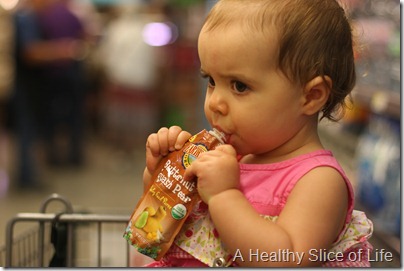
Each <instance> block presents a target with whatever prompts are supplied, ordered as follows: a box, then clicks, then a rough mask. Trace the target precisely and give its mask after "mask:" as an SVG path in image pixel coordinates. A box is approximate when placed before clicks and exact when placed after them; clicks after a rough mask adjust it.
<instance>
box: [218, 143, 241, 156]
mask: <svg viewBox="0 0 404 271" xmlns="http://www.w3.org/2000/svg"><path fill="white" fill-rule="evenodd" d="M215 150H217V151H221V152H224V153H227V154H229V155H231V156H234V157H236V156H237V152H236V149H235V148H234V147H233V146H232V145H229V144H225V145H220V146H217V147H216V148H215Z"/></svg>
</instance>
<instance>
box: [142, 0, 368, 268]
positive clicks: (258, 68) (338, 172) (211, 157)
mask: <svg viewBox="0 0 404 271" xmlns="http://www.w3.org/2000/svg"><path fill="white" fill-rule="evenodd" d="M198 52H199V57H200V62H201V73H202V76H203V77H204V78H206V79H207V81H208V87H207V91H206V100H205V105H204V110H205V115H206V117H207V119H208V121H209V123H210V124H211V126H212V127H214V128H217V129H218V130H220V131H222V132H223V133H225V134H226V142H227V144H225V145H222V146H220V147H218V148H217V149H216V150H214V151H210V152H207V153H203V154H202V155H201V156H199V158H198V159H197V160H196V161H195V162H193V164H192V165H191V166H190V167H188V168H187V170H186V173H185V178H186V179H187V180H191V179H194V178H196V179H197V185H198V193H199V195H200V197H201V199H202V201H201V202H200V203H199V204H197V205H196V207H195V208H194V210H193V212H192V213H191V215H190V216H189V218H188V219H187V221H186V222H185V224H184V226H183V228H182V230H181V232H180V233H179V234H178V236H177V237H176V239H175V242H174V245H173V246H172V247H171V248H170V250H169V251H168V253H167V254H166V255H165V256H164V258H163V259H162V260H160V261H158V262H153V263H152V264H150V265H149V266H154V267H157V266H182V267H197V266H229V265H234V266H247V267H248V266H251V267H252V266H254V267H270V266H321V265H322V266H369V261H368V256H369V254H370V251H371V249H372V247H371V245H370V244H369V242H368V241H367V240H368V238H369V237H370V236H371V234H372V223H371V222H370V221H369V220H368V219H367V218H366V216H365V215H364V213H362V212H358V211H354V210H353V209H354V194H353V189H352V186H351V184H350V182H349V180H348V178H347V176H346V175H345V173H344V171H343V170H342V168H341V166H340V165H339V164H338V162H337V161H336V160H335V158H334V157H333V155H332V153H331V152H330V151H329V150H325V149H324V148H323V146H322V144H321V142H320V139H319V136H318V132H317V124H318V121H319V119H320V120H321V119H323V118H328V119H331V120H336V119H337V116H336V115H335V113H338V109H340V108H342V107H343V105H344V99H345V98H346V96H348V95H349V93H350V92H351V90H352V88H353V86H354V84H355V66H354V54H353V42H352V34H351V26H350V24H349V22H348V20H347V18H346V15H345V13H344V10H343V9H342V8H341V7H340V6H339V4H338V3H337V2H336V1H335V0H249V1H240V0H221V1H219V2H218V3H217V4H216V5H215V6H214V7H213V9H212V10H211V12H210V13H209V15H208V17H207V19H206V22H205V24H204V26H203V28H202V30H201V32H200V36H199V40H198ZM190 136H191V134H190V133H188V132H186V131H183V130H182V129H181V128H179V127H177V126H174V127H170V128H161V129H160V130H159V131H158V132H157V133H155V134H151V135H150V136H149V138H148V140H147V146H146V169H145V172H144V183H145V186H146V187H147V184H148V183H149V182H150V178H151V175H152V173H153V172H154V170H155V168H156V165H157V163H158V162H159V161H160V159H161V158H162V157H163V156H165V155H167V154H168V152H170V151H173V150H176V149H179V148H180V147H181V146H182V145H183V144H184V143H185V142H186V141H187V140H188V138H189V137H190Z"/></svg>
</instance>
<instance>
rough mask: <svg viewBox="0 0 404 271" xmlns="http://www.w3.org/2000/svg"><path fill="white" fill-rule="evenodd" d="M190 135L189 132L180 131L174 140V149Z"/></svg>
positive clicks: (180, 145)
mask: <svg viewBox="0 0 404 271" xmlns="http://www.w3.org/2000/svg"><path fill="white" fill-rule="evenodd" d="M191 136H192V135H191V134H190V133H189V132H187V131H181V133H180V134H179V135H178V137H177V141H176V142H175V149H176V150H179V149H181V148H182V147H183V146H184V144H185V143H186V142H187V141H188V139H189V138H190V137H191Z"/></svg>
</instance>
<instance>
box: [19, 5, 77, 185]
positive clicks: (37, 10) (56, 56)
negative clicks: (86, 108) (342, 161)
mask: <svg viewBox="0 0 404 271" xmlns="http://www.w3.org/2000/svg"><path fill="white" fill-rule="evenodd" d="M66 4H67V1H65V0H30V1H25V2H23V3H21V5H20V7H19V8H18V9H17V10H16V12H15V13H14V27H15V63H16V69H15V85H14V93H13V94H14V95H13V97H12V98H13V100H12V106H13V111H12V112H13V115H14V117H15V119H14V121H15V129H16V132H17V135H18V142H17V143H18V146H19V151H18V157H17V158H18V160H19V161H18V163H17V165H18V168H17V174H18V176H17V178H18V185H19V187H21V188H34V187H38V186H39V187H41V184H40V183H39V181H38V172H36V171H37V166H36V161H35V157H36V156H35V155H36V154H35V152H34V149H35V143H36V139H37V136H38V135H43V136H44V139H45V141H46V150H47V155H48V161H49V162H50V163H52V164H57V163H59V161H60V160H58V159H59V157H58V155H59V154H60V153H59V150H60V149H59V146H57V145H56V135H57V134H56V131H57V129H58V128H59V127H60V126H59V125H60V124H62V123H64V124H65V125H66V128H67V129H66V130H65V131H66V133H68V135H69V141H70V144H69V148H68V149H69V160H70V162H72V163H74V164H80V163H81V162H82V158H83V157H82V123H81V121H82V119H83V108H82V107H83V99H84V98H83V92H84V85H83V74H82V71H81V63H80V58H81V57H82V56H83V43H82V38H83V29H82V26H81V23H80V21H79V20H78V19H77V17H75V16H74V15H73V14H72V13H71V12H70V11H69V10H68V8H67V6H66Z"/></svg>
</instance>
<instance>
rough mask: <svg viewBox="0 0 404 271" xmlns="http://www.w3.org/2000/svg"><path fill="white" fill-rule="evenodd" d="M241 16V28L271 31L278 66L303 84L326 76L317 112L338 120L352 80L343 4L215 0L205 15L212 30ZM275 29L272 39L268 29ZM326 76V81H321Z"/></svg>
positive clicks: (349, 38) (332, 1) (316, 0)
mask: <svg viewBox="0 0 404 271" xmlns="http://www.w3.org/2000/svg"><path fill="white" fill-rule="evenodd" d="M234 21H238V22H240V21H242V22H243V25H244V26H245V27H246V28H245V29H244V30H247V31H251V30H256V31H260V32H261V33H262V34H263V35H267V36H268V34H269V33H271V35H272V38H270V39H268V42H271V41H272V42H273V41H274V40H277V41H278V42H279V54H278V59H277V65H278V68H279V69H280V70H281V71H282V72H283V73H284V74H285V76H286V77H287V78H288V79H289V80H291V81H292V82H296V83H298V84H300V85H302V86H303V85H305V84H306V83H307V82H309V81H310V80H311V79H313V78H315V77H316V76H322V77H323V78H324V77H325V76H328V77H330V78H331V80H332V85H329V88H330V96H329V98H328V101H327V102H326V104H325V105H324V107H323V108H322V116H321V118H328V119H330V120H334V121H335V120H337V119H338V115H337V116H335V115H336V113H338V110H339V109H344V107H345V98H346V97H347V96H348V95H349V94H350V92H351V91H352V89H353V88H354V86H355V82H356V73H355V62H354V50H353V35H352V28H351V24H350V21H349V19H348V18H347V16H346V13H345V10H344V9H343V8H342V7H341V6H340V5H339V4H338V2H337V1H335V0H248V1H247V0H220V1H219V2H218V3H217V4H216V5H215V6H214V7H213V8H212V10H211V12H210V13H209V15H208V17H207V18H206V21H205V26H204V27H205V29H206V30H208V31H209V30H212V29H214V28H217V27H223V26H226V25H228V24H230V23H232V22H234ZM273 27H275V29H276V31H277V35H278V36H277V37H276V38H275V39H274V37H273V34H274V33H273V31H272V32H268V29H274V28H273ZM325 82H327V81H325Z"/></svg>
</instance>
